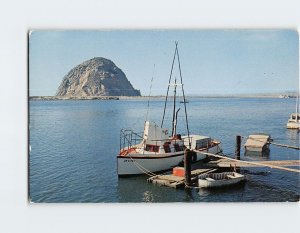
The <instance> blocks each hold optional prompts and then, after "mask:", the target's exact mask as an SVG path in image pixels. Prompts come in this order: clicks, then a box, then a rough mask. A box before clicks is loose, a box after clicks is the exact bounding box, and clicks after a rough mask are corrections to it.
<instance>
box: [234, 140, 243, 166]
mask: <svg viewBox="0 0 300 233" xmlns="http://www.w3.org/2000/svg"><path fill="white" fill-rule="evenodd" d="M241 142H242V137H241V136H240V135H237V136H236V144H235V157H236V159H238V160H241Z"/></svg>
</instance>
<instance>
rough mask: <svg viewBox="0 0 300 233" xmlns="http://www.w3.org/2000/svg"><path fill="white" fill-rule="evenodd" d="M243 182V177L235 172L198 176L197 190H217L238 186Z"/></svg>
mask: <svg viewBox="0 0 300 233" xmlns="http://www.w3.org/2000/svg"><path fill="white" fill-rule="evenodd" d="M244 180H245V176H244V175H242V174H240V173H237V172H222V173H210V174H202V175H199V176H198V186H199V188H217V187H224V186H229V185H234V184H238V183H240V182H242V181H244Z"/></svg>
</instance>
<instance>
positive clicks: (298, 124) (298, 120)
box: [286, 95, 300, 129]
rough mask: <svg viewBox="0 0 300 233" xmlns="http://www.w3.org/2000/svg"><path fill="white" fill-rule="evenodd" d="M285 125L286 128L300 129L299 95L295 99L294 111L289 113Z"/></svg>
mask: <svg viewBox="0 0 300 233" xmlns="http://www.w3.org/2000/svg"><path fill="white" fill-rule="evenodd" d="M286 127H287V128H288V129H300V113H299V95H298V96H297V101H296V112H295V113H292V114H291V115H290V119H289V120H288V122H287V124H286Z"/></svg>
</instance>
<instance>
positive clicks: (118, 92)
mask: <svg viewBox="0 0 300 233" xmlns="http://www.w3.org/2000/svg"><path fill="white" fill-rule="evenodd" d="M140 95H141V93H140V91H139V90H136V89H134V88H133V86H132V85H131V83H130V82H129V81H128V79H127V78H126V75H125V74H124V72H123V71H122V70H121V69H120V68H118V67H117V66H116V65H115V64H114V63H113V62H112V61H111V60H108V59H106V58H102V57H95V58H93V59H90V60H88V61H85V62H83V63H81V64H80V65H78V66H76V67H74V68H73V69H71V70H70V72H69V73H68V74H67V75H66V76H65V77H64V78H63V80H62V82H61V84H60V86H59V87H58V90H57V92H56V96H61V97H86V96H140Z"/></svg>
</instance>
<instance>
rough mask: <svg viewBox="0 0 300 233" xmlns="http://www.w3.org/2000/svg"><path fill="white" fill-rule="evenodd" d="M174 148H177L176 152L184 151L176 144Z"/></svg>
mask: <svg viewBox="0 0 300 233" xmlns="http://www.w3.org/2000/svg"><path fill="white" fill-rule="evenodd" d="M174 148H175V151H176V152H177V151H182V149H181V148H180V146H179V145H178V143H174Z"/></svg>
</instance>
